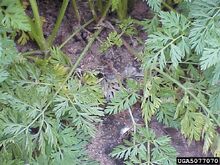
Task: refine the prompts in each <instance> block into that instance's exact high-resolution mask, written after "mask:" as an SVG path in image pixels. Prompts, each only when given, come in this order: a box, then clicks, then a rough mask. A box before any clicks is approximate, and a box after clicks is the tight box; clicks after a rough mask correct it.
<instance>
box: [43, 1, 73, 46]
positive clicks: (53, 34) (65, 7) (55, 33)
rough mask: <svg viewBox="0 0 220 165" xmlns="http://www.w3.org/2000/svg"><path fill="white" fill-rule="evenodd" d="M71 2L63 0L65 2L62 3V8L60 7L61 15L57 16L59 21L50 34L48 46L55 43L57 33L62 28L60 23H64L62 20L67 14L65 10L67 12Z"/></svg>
mask: <svg viewBox="0 0 220 165" xmlns="http://www.w3.org/2000/svg"><path fill="white" fill-rule="evenodd" d="M68 4H69V0H63V3H62V6H61V9H60V12H59V15H58V17H57V21H56V24H55V26H54V29H53V31H52V33H51V35H50V36H49V38H48V40H47V42H48V46H49V47H50V46H52V44H53V41H54V39H55V38H56V35H57V32H58V30H59V28H60V25H61V23H62V20H63V17H64V15H65V12H66V9H67V6H68Z"/></svg>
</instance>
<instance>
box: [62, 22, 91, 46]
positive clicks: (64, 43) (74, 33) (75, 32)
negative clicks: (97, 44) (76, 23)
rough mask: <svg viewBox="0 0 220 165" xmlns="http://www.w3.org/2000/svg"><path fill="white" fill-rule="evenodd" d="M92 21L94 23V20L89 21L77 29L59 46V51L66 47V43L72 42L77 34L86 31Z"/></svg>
mask: <svg viewBox="0 0 220 165" xmlns="http://www.w3.org/2000/svg"><path fill="white" fill-rule="evenodd" d="M92 21H94V19H91V20H89V21H88V22H86V23H85V24H84V25H83V26H81V27H79V28H77V30H76V31H74V32H73V33H72V34H71V35H70V36H69V37H68V38H67V39H66V40H65V41H64V42H63V43H62V44H61V45H60V46H59V49H61V48H62V47H63V46H64V45H66V43H67V42H69V40H71V39H72V38H73V37H74V36H75V35H76V34H77V33H79V32H80V31H81V30H82V29H84V28H85V27H86V26H88V25H89V24H90V23H91V22H92Z"/></svg>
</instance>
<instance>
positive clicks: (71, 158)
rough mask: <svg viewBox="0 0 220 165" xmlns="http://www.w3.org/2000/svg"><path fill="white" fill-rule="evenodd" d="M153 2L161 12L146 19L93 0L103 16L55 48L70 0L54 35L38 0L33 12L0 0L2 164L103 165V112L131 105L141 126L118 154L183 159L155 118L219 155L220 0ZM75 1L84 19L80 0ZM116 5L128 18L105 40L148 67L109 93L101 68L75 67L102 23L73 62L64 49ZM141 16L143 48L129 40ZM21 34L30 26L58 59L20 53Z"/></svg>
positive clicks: (130, 159) (149, 0) (132, 158)
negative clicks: (99, 136)
mask: <svg viewBox="0 0 220 165" xmlns="http://www.w3.org/2000/svg"><path fill="white" fill-rule="evenodd" d="M145 1H146V4H148V6H149V7H150V8H151V9H152V12H153V13H154V15H153V17H152V19H149V20H143V21H140V22H138V21H135V20H133V19H131V18H127V19H125V18H126V17H127V10H128V6H129V3H131V1H128V0H121V1H119V0H107V1H102V0H97V1H92V0H88V5H89V6H88V7H89V8H90V10H91V15H92V16H93V17H94V19H92V20H90V21H88V22H87V23H86V24H84V25H83V26H82V27H80V28H79V29H78V30H77V31H75V32H74V33H73V34H72V35H70V36H69V37H68V38H67V40H66V41H65V42H64V43H62V44H61V45H60V46H57V47H54V46H53V41H54V38H55V37H56V34H57V31H58V29H59V27H60V25H61V22H62V19H63V17H64V14H65V11H66V9H67V6H68V4H69V0H63V1H62V5H61V8H60V11H59V14H58V17H57V21H56V23H55V25H54V29H53V30H52V33H51V35H50V36H49V37H48V38H45V37H44V35H43V30H42V20H41V17H40V15H39V9H38V5H39V4H37V1H36V0H30V1H29V4H30V6H31V9H32V11H33V18H31V17H29V16H27V15H26V14H25V11H24V8H23V6H22V5H21V2H20V0H0V161H1V164H3V165H8V164H16V165H17V164H18V165H19V164H52V165H53V164H67V165H69V164H89V165H90V164H91V165H93V164H98V163H97V162H95V161H93V160H91V159H90V158H89V156H88V155H87V152H86V151H85V150H86V146H87V144H88V142H89V140H90V138H91V137H92V136H94V135H95V132H96V124H97V123H100V122H101V121H102V120H101V119H102V117H103V116H104V115H108V114H117V113H119V112H123V111H128V113H129V115H130V118H131V121H132V123H133V127H132V129H131V130H132V131H131V138H130V139H128V140H126V139H125V140H124V142H123V143H122V144H120V145H119V146H117V147H115V148H114V149H113V151H112V153H111V154H110V155H111V156H112V157H115V158H118V159H122V160H123V161H124V163H126V164H154V165H157V164H159V165H164V164H167V165H172V164H175V157H176V156H177V155H178V153H177V151H176V150H175V148H174V146H172V143H171V139H170V137H168V136H161V137H158V136H156V134H155V133H154V131H153V130H152V129H151V128H150V122H151V120H152V118H153V117H154V118H156V119H157V120H158V121H159V122H161V123H162V124H164V125H165V126H166V127H173V128H176V129H177V130H179V131H180V132H181V133H182V135H183V136H184V137H185V138H187V139H188V141H189V144H190V142H192V141H202V142H203V152H204V153H205V154H206V153H208V152H211V153H212V154H213V155H214V156H218V157H219V156H220V149H219V148H220V144H219V141H220V136H219V133H218V131H217V130H218V129H219V127H220V116H219V110H220V85H219V81H220V58H219V57H220V53H219V52H220V50H219V47H220V41H219V37H220V33H219V27H220V24H219V22H220V2H219V1H218V0H210V1H206V0H179V1H175V4H174V5H173V3H172V1H165V0H145ZM71 3H72V7H73V10H74V11H75V14H76V17H77V20H78V21H79V22H80V20H81V15H80V9H79V6H78V3H80V2H79V1H75V0H72V1H71ZM111 11H116V13H117V15H118V18H119V19H121V22H120V24H119V25H118V27H114V26H112V25H111V24H110V26H112V32H110V33H109V35H108V37H107V39H106V41H103V44H102V46H101V49H102V51H103V52H104V51H107V50H108V49H109V48H110V47H112V46H115V45H116V46H118V47H120V46H122V45H125V47H126V48H129V52H132V54H133V55H136V56H135V57H136V58H138V60H139V61H140V62H141V63H142V67H141V70H142V72H141V73H140V74H141V76H140V74H139V75H138V76H139V77H138V79H136V75H132V76H127V77H122V78H124V79H122V78H118V81H119V87H118V88H117V91H116V92H115V93H114V97H113V98H111V99H110V100H107V99H106V100H105V98H104V94H103V93H104V92H103V91H102V87H101V85H100V83H99V82H100V81H101V80H100V79H99V78H98V76H96V74H95V73H92V72H87V71H85V72H84V73H83V74H77V72H76V68H77V67H78V65H79V63H80V62H81V60H82V59H83V58H84V57H85V55H86V53H87V51H88V50H89V48H90V47H91V45H92V44H93V42H94V40H95V39H96V38H97V36H98V35H99V34H100V33H101V31H102V28H104V27H102V28H101V27H96V29H97V30H96V31H95V33H94V34H93V35H91V37H90V38H89V39H88V43H87V45H86V46H85V48H84V49H83V50H82V52H81V54H80V56H79V57H78V59H77V60H76V62H75V63H74V64H72V63H71V61H70V59H69V58H68V57H67V55H66V54H65V53H64V52H62V50H61V48H62V47H63V46H64V45H65V44H66V43H67V42H68V41H69V40H70V39H71V38H72V37H73V36H74V35H75V34H76V33H77V32H79V31H80V30H81V29H82V28H84V27H85V26H87V25H88V24H89V23H91V22H92V21H93V20H96V21H98V25H99V26H101V22H102V21H103V19H104V18H105V16H106V15H107V13H108V12H111ZM136 23H139V25H141V26H143V29H144V30H145V31H146V33H147V34H148V38H147V40H146V43H145V44H144V45H143V47H144V49H143V51H142V52H141V55H137V54H135V53H136V52H135V51H134V50H131V48H130V47H128V45H127V44H126V41H125V40H124V39H123V36H124V35H127V36H130V37H132V36H133V35H136V34H137V31H136V30H135V26H136V25H135V24H136ZM18 31H22V32H23V33H25V34H26V33H30V35H31V36H32V37H33V38H34V39H35V40H36V42H37V44H38V45H39V47H40V49H42V50H45V51H46V52H47V53H48V54H49V55H50V57H49V58H48V57H46V58H43V59H42V58H40V57H33V56H29V55H30V54H31V52H25V53H23V54H21V53H19V52H18V51H17V49H16V47H15V43H14V40H13V39H14V36H15V35H16V34H17V32H18ZM125 58H126V57H125ZM140 77H141V78H140ZM120 81H122V82H120ZM134 105H136V106H137V105H139V107H140V110H141V113H142V120H143V123H137V121H136V120H135V118H134V116H133V111H132V109H133V106H134ZM179 154H181V153H179Z"/></svg>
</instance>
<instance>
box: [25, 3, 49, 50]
mask: <svg viewBox="0 0 220 165" xmlns="http://www.w3.org/2000/svg"><path fill="white" fill-rule="evenodd" d="M29 2H30V5H31V8H32V11H33V14H34V23H33V24H32V31H33V33H36V35H35V37H36V40H37V43H38V45H39V47H40V48H41V49H42V50H46V49H47V48H48V46H47V44H46V40H45V38H44V34H43V29H42V22H41V19H40V15H39V10H38V6H37V2H36V0H29Z"/></svg>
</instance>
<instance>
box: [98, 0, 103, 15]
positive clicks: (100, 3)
mask: <svg viewBox="0 0 220 165" xmlns="http://www.w3.org/2000/svg"><path fill="white" fill-rule="evenodd" d="M97 6H98V9H99V11H100V12H101V13H102V12H103V4H102V0H97Z"/></svg>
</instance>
